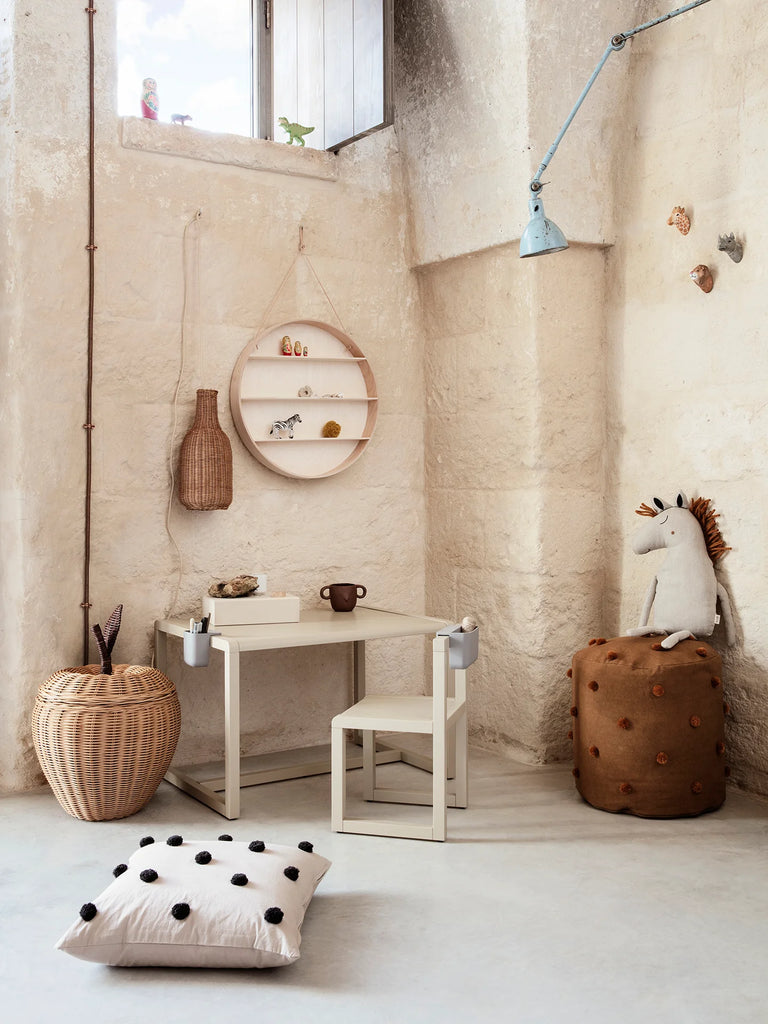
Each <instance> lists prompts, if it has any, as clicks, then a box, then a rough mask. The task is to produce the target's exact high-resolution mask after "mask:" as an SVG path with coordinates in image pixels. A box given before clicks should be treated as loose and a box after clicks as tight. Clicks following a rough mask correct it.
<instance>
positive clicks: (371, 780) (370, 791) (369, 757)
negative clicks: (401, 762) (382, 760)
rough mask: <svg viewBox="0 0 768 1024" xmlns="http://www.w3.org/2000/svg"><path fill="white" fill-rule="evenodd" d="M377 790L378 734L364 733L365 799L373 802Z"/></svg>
mask: <svg viewBox="0 0 768 1024" xmlns="http://www.w3.org/2000/svg"><path fill="white" fill-rule="evenodd" d="M375 789H376V733H375V732H374V731H373V729H365V730H364V731H363V799H364V800H373V799H374V791H375Z"/></svg>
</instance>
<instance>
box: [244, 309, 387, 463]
mask: <svg viewBox="0 0 768 1024" xmlns="http://www.w3.org/2000/svg"><path fill="white" fill-rule="evenodd" d="M286 338H288V339H290V346H291V350H292V351H293V350H294V349H295V346H296V345H297V344H298V347H299V350H300V351H301V353H302V354H301V355H284V354H283V346H284V344H285V345H287V342H285V339H286ZM305 348H306V350H307V355H303V352H304V349H305ZM229 401H230V406H231V408H232V418H233V419H234V421H235V427H236V428H237V432H238V434H239V435H240V439H241V441H242V442H243V444H244V445H245V447H246V448H247V449H248V451H249V452H250V453H251V454H252V455H253V456H254V457H255V458H257V459H258V460H259V462H261V463H262V465H264V466H267V467H268V468H269V469H272V470H274V471H275V472H276V473H281V474H282V475H283V476H291V477H298V478H300V479H306V480H311V479H317V478H318V477H324V476H333V475H334V474H335V473H340V472H341V470H342V469H346V468H347V466H351V465H352V463H353V462H355V461H356V460H357V459H359V458H360V456H361V455H362V454H363V451H364V449H365V447H366V445H367V444H368V442H369V441H370V439H371V435H372V434H373V428H374V425H375V423H376V415H377V412H378V396H377V394H376V381H375V380H374V377H373V372H372V371H371V368H370V366H369V365H368V360H367V359H366V358H365V356H364V355H363V353H362V352H361V351H360V349H359V348H358V347H357V345H356V344H355V343H354V341H352V339H351V338H350V337H348V335H346V334H344V332H343V331H340V330H338V328H336V327H332V326H331V325H330V324H324V323H321V322H320V321H318V320H292V321H291V322H290V323H284V324H279V325H277V326H276V327H270V328H269V330H267V331H264V332H263V333H262V334H260V335H258V337H256V338H254V339H253V341H251V342H249V344H248V345H246V347H245V348H244V349H243V351H242V352H241V353H240V356H239V358H238V360H237V362H236V363H235V368H234V370H233V371H232V381H231V384H230V389H229ZM297 414H298V416H299V417H300V422H296V423H295V425H294V426H293V437H292V438H291V437H290V436H289V433H290V432H289V431H288V430H275V431H272V426H273V423H275V422H276V421H286V420H289V419H290V418H291V417H292V416H295V415H297ZM331 421H332V422H334V423H336V424H338V425H339V427H340V428H341V429H340V431H339V433H338V436H337V437H324V436H323V428H324V427H325V425H326V424H328V423H329V422H331Z"/></svg>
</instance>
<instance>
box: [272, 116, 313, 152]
mask: <svg viewBox="0 0 768 1024" xmlns="http://www.w3.org/2000/svg"><path fill="white" fill-rule="evenodd" d="M277 120H278V122H279V124H280V127H281V128H282V129H283V131H286V132H288V138H287V139H286V140H285V141H286V142H287V143H288V145H289V146H290V145H291V144H292V143H293V141H294V140H295V141H296V142H298V144H299V145H300V146H303V145H304V139H303V137H302V136H304V135H309V133H310V132H313V131H314V130H315V128H314V125H313V126H312V127H311V128H305V127H304V125H303V124H295V123H292V122H290V121H289V120H288V118H287V117H278V119H277Z"/></svg>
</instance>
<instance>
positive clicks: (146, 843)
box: [139, 836, 155, 846]
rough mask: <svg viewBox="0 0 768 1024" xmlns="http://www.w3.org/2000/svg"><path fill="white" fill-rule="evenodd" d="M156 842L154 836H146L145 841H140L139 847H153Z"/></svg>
mask: <svg viewBox="0 0 768 1024" xmlns="http://www.w3.org/2000/svg"><path fill="white" fill-rule="evenodd" d="M154 841H155V839H154V836H144V838H143V839H140V840H139V846H151V845H152V843H154Z"/></svg>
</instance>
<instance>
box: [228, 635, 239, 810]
mask: <svg viewBox="0 0 768 1024" xmlns="http://www.w3.org/2000/svg"><path fill="white" fill-rule="evenodd" d="M224 817H225V818H230V819H232V818H239V817H240V647H239V646H238V644H237V643H236V642H234V641H232V640H230V642H229V643H228V644H227V647H226V650H225V651H224Z"/></svg>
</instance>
